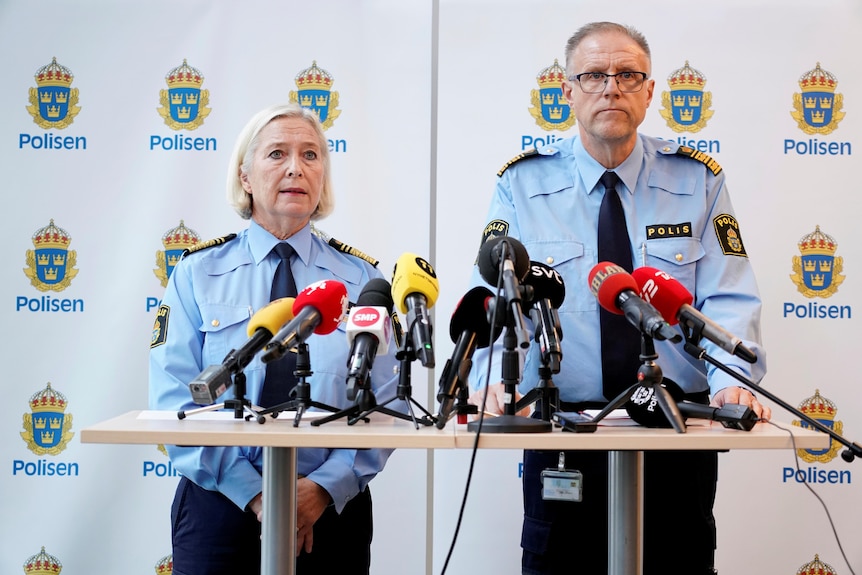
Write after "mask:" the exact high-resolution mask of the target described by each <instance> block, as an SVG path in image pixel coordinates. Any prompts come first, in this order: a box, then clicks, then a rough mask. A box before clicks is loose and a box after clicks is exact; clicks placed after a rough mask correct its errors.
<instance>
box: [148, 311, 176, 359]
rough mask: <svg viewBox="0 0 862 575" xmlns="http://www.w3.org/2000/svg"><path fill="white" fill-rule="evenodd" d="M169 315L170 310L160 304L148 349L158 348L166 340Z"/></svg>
mask: <svg viewBox="0 0 862 575" xmlns="http://www.w3.org/2000/svg"><path fill="white" fill-rule="evenodd" d="M170 315H171V308H170V307H169V306H166V305H165V304H162V305H160V306H159V310H158V311H157V312H156V323H155V324H154V325H153V336H152V339H151V340H150V349H153V348H154V347H159V346H160V345H162V344H163V343H165V341H167V339H168V318H169V317H170Z"/></svg>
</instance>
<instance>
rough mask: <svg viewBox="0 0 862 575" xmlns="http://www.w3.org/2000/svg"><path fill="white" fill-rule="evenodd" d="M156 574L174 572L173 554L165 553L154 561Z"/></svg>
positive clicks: (166, 574) (170, 573)
mask: <svg viewBox="0 0 862 575" xmlns="http://www.w3.org/2000/svg"><path fill="white" fill-rule="evenodd" d="M155 569H156V575H172V573H173V572H174V556H173V555H172V554H171V555H165V556H164V557H162V558H161V559H159V561H158V562H157V563H156V567H155Z"/></svg>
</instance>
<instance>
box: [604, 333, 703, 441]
mask: <svg viewBox="0 0 862 575" xmlns="http://www.w3.org/2000/svg"><path fill="white" fill-rule="evenodd" d="M639 357H640V360H641V361H642V362H643V363H642V364H641V366H640V367H639V368H638V376H637V381H636V382H635V383H634V384H633V385H631V386H630V387H629V388H628V389H626V390H625V391H623V392H622V393H621V394H619V395H618V396H617V397H616V398H614V400H613V401H611V402H610V403H609V404H607V405H606V406H605V407H604V409H602V410H601V411H600V412H598V413H597V414H596V415H595V417H593V418H592V420H591V421H590V422H591V423H598V422H599V421H601V420H602V419H604V418H605V417H606V416H607V415H608V414H609V413H610V412H612V411H613V410H615V409H619V408H620V407H622V406H623V405H625V404H626V403H627V402H628V400H629V399H630V398H631V395H632V392H633V391H634V390H635V388H637V387H638V386H643V387H646V388H651V389H652V390H653V393H654V395H655V397H656V399H657V400H658V404H659V407H661V410H662V413H664V416H665V417H666V418H667V420H668V421H670V423H671V425H672V426H673V428H674V430H676V432H677V433H685V432H686V426H685V420H684V419H683V417H682V414H681V413H680V411H679V406H677V404H676V401H675V400H674V399H673V396H671V394H670V392H669V391H668V390H667V389H666V388H665V387H664V386H662V385H660V384H661V381H662V372H661V368H660V367H659V366H658V364H656V362H655V360H656V359H658V354H657V353H656V351H655V343H654V342H653V338H652V337H651V336H649V335H647V334H645V333H641V354H640V356H639Z"/></svg>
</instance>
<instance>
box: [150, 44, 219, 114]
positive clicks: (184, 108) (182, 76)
mask: <svg viewBox="0 0 862 575" xmlns="http://www.w3.org/2000/svg"><path fill="white" fill-rule="evenodd" d="M165 82H166V83H167V85H168V89H167V90H160V91H159V104H161V107H160V108H158V112H159V115H160V116H161V117H162V118H164V119H165V124H167V125H168V127H169V128H171V129H172V130H195V129H197V128H199V127H200V126H201V125H202V124H203V123H204V118H206V117H207V116H209V113H210V112H211V111H212V110H210V109H209V108H208V107H207V106H208V105H209V101H210V93H209V90H201V84H203V82H204V76H203V74H201V72H200V70H198V69H197V68H192V67H191V66H189V65H188V63H187V62H186V60H185V59H183V63H182V65H180V66H177V67H176V68H174V69H173V70H171V71H170V72H168V73H167V75H166V76H165Z"/></svg>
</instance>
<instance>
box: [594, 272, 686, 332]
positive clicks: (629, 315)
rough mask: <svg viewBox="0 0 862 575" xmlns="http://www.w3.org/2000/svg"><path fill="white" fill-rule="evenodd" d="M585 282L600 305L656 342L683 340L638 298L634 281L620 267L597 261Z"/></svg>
mask: <svg viewBox="0 0 862 575" xmlns="http://www.w3.org/2000/svg"><path fill="white" fill-rule="evenodd" d="M588 280H589V284H590V291H591V292H593V295H594V296H596V299H598V300H599V305H601V306H602V307H603V308H604V309H606V310H607V311H609V312H612V313H617V314H621V315H624V316H625V317H626V319H627V320H629V323H630V324H632V325H633V326H635V327H636V328H638V329H639V330H640V331H641V333H643V334H645V335H648V336H650V337H652V338H653V339H658V340H664V339H667V340H670V341H672V342H678V341H681V340H682V336H680V335H679V334H678V333H677V332H676V331H675V330H674V329H673V328H671V327H670V325H669V324H668V323H667V322H666V321H665V320H664V318H663V317H662V316H661V314H660V313H659V312H658V311H657V310H656V309H655V308H654V307H653V306H651V305H650V304H648V303H647V302H645V301H644V300H642V299H641V298H640V297H639V296H638V294H637V289H638V284H637V282H636V281H635V279H634V278H633V277H632V275H631V274H630V273H628V272H627V271H626V270H624V269H623V268H622V267H620V266H618V265H617V264H614V263H611V262H599V263H598V264H596V265H595V267H593V269H592V270H591V271H590V275H589V278H588Z"/></svg>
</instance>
